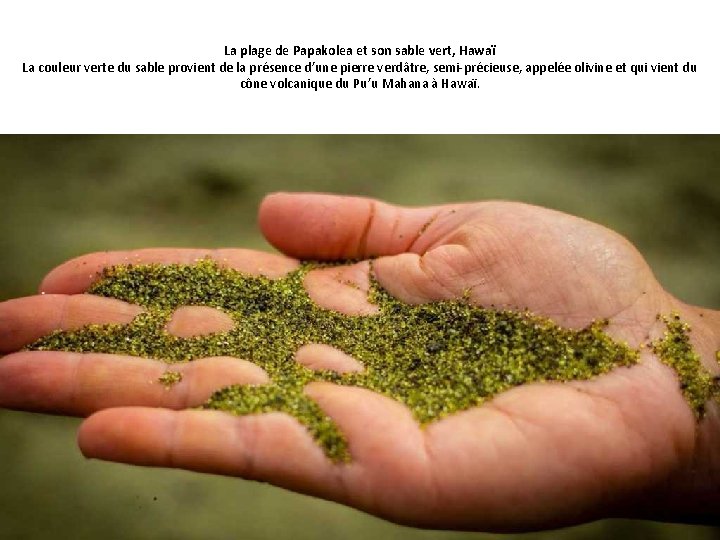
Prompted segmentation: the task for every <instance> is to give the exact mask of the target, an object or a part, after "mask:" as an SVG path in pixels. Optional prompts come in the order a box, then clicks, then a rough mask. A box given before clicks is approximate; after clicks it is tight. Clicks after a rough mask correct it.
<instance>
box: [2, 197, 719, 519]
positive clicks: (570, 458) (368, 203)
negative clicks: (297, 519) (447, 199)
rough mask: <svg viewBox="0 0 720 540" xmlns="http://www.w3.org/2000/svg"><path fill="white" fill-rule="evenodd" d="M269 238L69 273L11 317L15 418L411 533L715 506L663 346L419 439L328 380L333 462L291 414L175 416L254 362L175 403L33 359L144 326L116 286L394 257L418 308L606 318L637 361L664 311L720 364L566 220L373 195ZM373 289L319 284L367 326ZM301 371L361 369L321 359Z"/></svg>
mask: <svg viewBox="0 0 720 540" xmlns="http://www.w3.org/2000/svg"><path fill="white" fill-rule="evenodd" d="M260 226H261V228H262V230H263V233H264V234H265V236H266V237H267V238H268V240H269V241H270V242H271V243H272V244H273V245H275V246H276V247H277V248H278V249H279V250H280V251H282V252H283V253H285V254H286V255H287V256H282V255H271V254H267V253H261V252H253V251H248V250H240V249H237V250H235V249H228V250H179V249H152V250H140V251H136V252H115V253H97V254H92V255H87V256H83V257H80V258H77V259H74V260H72V261H70V262H68V263H65V264H64V265H62V266H60V267H59V268H57V269H55V270H53V271H52V272H51V273H50V274H49V275H48V276H47V277H46V279H45V280H44V281H43V283H42V285H41V291H42V292H43V293H44V294H42V295H38V296H33V297H28V298H21V299H16V300H11V301H8V302H5V303H3V304H0V352H2V353H4V354H6V356H5V357H4V358H2V359H0V406H4V407H10V408H16V409H24V410H34V411H44V412H51V413H61V414H75V415H90V417H89V418H88V419H87V420H86V421H85V422H84V423H83V425H82V427H81V429H80V434H79V442H80V446H81V448H82V451H83V453H84V454H85V455H87V456H89V457H97V458H101V459H109V460H114V461H122V462H128V463H135V464H141V465H152V466H167V467H181V468H186V469H192V470H198V471H204V472H213V473H220V474H227V475H237V476H242V477H245V478H251V479H257V480H262V481H268V482H272V483H274V484H277V485H280V486H284V487H287V488H289V489H293V490H297V491H301V492H305V493H310V494H313V495H317V496H320V497H324V498H328V499H332V500H336V501H338V502H341V503H343V504H348V505H351V506H355V507H357V508H360V509H362V510H365V511H367V512H371V513H374V514H377V515H379V516H382V517H386V518H388V519H391V520H394V521H398V522H402V523H408V524H413V525H420V526H427V527H442V528H462V529H483V530H524V529H532V528H543V527H553V526H559V525H565V524H570V523H576V522H580V521H586V520H590V519H596V518H600V517H611V516H628V517H632V516H646V515H650V516H652V517H655V518H666V519H672V518H683V517H699V518H705V519H707V518H708V516H712V511H711V510H709V509H707V508H706V509H705V510H706V511H704V512H703V511H702V510H701V511H700V512H696V513H695V515H691V514H692V513H691V512H690V510H689V507H690V502H692V501H695V500H702V499H703V498H705V500H707V497H716V496H717V491H718V490H717V488H716V487H715V486H716V485H718V482H717V478H718V477H717V474H718V471H717V470H716V467H717V466H716V465H714V463H715V461H717V459H716V458H715V459H713V454H712V451H713V450H712V449H713V443H714V441H715V440H716V438H717V435H718V433H720V430H719V429H718V425H717V424H718V421H719V420H718V416H717V410H716V409H715V407H714V406H711V407H709V412H708V415H707V417H706V419H705V420H703V422H702V423H701V424H700V426H699V429H698V425H697V424H696V421H695V419H694V417H693V414H692V411H691V410H690V408H689V407H688V405H687V403H686V402H685V401H684V399H683V397H682V395H681V393H680V390H679V388H678V381H677V378H676V376H675V374H674V372H673V371H672V370H671V369H670V368H668V367H666V366H664V365H663V364H661V363H660V362H659V360H658V359H656V358H655V357H654V356H653V355H652V353H651V352H650V351H649V350H648V349H643V352H642V355H641V362H640V363H639V364H638V365H636V366H633V367H632V368H619V369H616V370H615V371H613V372H611V373H609V374H607V375H604V376H601V377H598V378H597V379H595V380H592V381H582V382H580V381H578V382H572V383H565V384H559V383H539V384H530V385H525V386H522V387H518V388H515V389H513V390H510V391H508V392H505V393H503V394H500V395H498V396H496V397H495V398H494V399H493V400H492V401H491V402H489V403H487V404H485V405H483V406H482V407H477V408H474V409H470V410H467V411H463V412H460V413H457V414H455V415H453V416H450V417H448V418H445V419H443V420H440V421H437V422H434V423H432V424H430V425H428V426H426V427H425V428H422V429H421V428H420V426H419V425H418V424H417V422H416V421H415V420H414V419H413V417H412V416H411V414H410V412H409V410H408V409H406V408H405V407H404V406H403V405H401V404H400V403H398V402H396V401H394V400H392V399H390V398H388V397H385V396H381V395H378V394H375V393H373V392H370V391H368V390H364V389H360V388H348V387H339V386H335V385H332V384H330V383H319V382H318V383H312V384H310V385H309V386H308V387H307V388H306V393H307V394H308V395H309V396H310V397H311V398H312V399H314V400H315V401H316V402H317V403H318V404H319V405H320V407H321V408H322V409H323V410H324V411H325V412H326V413H327V414H328V415H329V416H330V417H332V418H333V420H334V421H335V422H336V423H337V425H338V426H339V427H340V429H341V430H342V431H343V433H344V434H345V435H346V437H347V440H348V442H349V448H350V453H351V455H352V456H353V461H352V462H351V463H348V464H333V463H332V462H330V461H329V460H328V459H327V458H326V457H325V455H324V454H323V452H322V450H321V449H320V448H319V447H318V446H317V444H316V443H315V442H314V441H313V439H312V438H311V437H310V436H309V435H308V433H307V432H306V431H305V430H304V428H302V427H301V426H300V425H299V424H298V423H297V422H296V421H295V420H294V419H293V418H291V417H289V416H287V415H285V414H282V413H268V414H264V415H259V416H246V417H234V416H231V415H228V414H226V413H222V412H218V411H197V410H179V409H185V408H187V407H191V406H195V405H199V404H201V403H202V402H203V401H205V400H206V399H207V398H208V397H209V395H210V394H211V393H212V392H213V391H214V390H217V389H218V388H220V387H223V386H227V385H229V384H250V383H252V384H261V383H263V382H265V381H266V380H267V376H266V375H265V374H264V373H263V372H262V370H261V369H259V368H258V367H257V366H255V365H253V364H251V363H249V362H244V361H241V360H237V359H228V358H209V359H201V360H196V361H194V362H192V363H189V364H184V365H180V366H178V367H176V368H175V367H174V368H173V369H177V370H178V371H182V372H183V375H184V377H183V380H182V382H180V383H179V384H177V385H175V386H174V387H172V388H170V389H165V388H164V387H163V386H162V385H159V384H157V383H156V381H157V378H158V377H159V376H160V375H162V373H163V372H164V371H165V370H166V366H165V364H164V363H162V362H159V361H154V360H148V359H140V358H134V357H124V358H113V357H112V355H102V354H78V353H66V352H45V351H22V352H17V351H18V350H19V349H20V348H22V347H23V346H24V345H27V344H28V343H30V342H32V341H34V340H35V339H37V338H39V337H41V336H43V335H45V334H47V333H49V332H51V331H53V330H57V329H74V328H78V327H80V326H82V325H85V324H89V323H107V322H118V323H127V322H129V321H130V320H132V318H133V317H134V316H136V315H137V314H138V313H139V312H140V311H141V308H140V307H138V306H134V305H130V304H125V303H123V302H120V301H119V300H114V299H108V298H100V297H95V296H91V295H87V294H82V293H83V291H85V290H86V289H87V288H88V287H89V286H90V285H91V283H92V282H93V281H94V280H95V279H96V278H97V273H98V272H99V271H100V270H101V269H102V268H104V267H106V266H109V265H114V264H133V263H147V262H157V263H191V262H193V261H195V260H197V259H201V258H203V257H206V256H210V257H212V258H214V259H215V260H217V261H218V262H219V263H220V264H223V265H227V266H231V267H233V268H237V269H239V270H241V271H244V272H248V273H262V274H265V275H268V276H270V277H278V276H281V275H284V274H285V273H286V272H288V271H290V270H292V269H293V268H295V267H296V266H297V264H298V262H297V260H296V258H297V259H366V258H369V257H377V259H376V260H375V261H374V262H373V266H372V268H373V271H374V273H375V277H376V278H377V279H378V281H379V282H380V283H381V284H382V285H383V286H384V287H385V288H386V289H387V290H388V291H389V292H390V293H392V294H393V295H394V296H397V297H398V298H400V299H402V300H404V301H406V302H411V303H420V302H428V301H434V300H441V299H452V298H460V297H463V296H464V295H467V294H468V292H469V297H470V299H471V301H472V302H474V303H477V304H480V305H484V306H490V305H493V306H495V307H499V308H510V309H523V308H528V309H529V310H530V311H532V312H535V313H538V314H540V315H544V316H547V317H549V318H551V319H552V320H554V321H555V322H557V323H558V324H560V325H563V326H569V327H573V328H580V327H583V326H586V325H587V324H589V323H590V322H592V321H593V320H596V319H603V318H607V319H609V320H610V325H609V327H608V329H607V331H608V333H609V334H610V335H612V336H613V337H615V338H617V339H620V340H624V341H627V342H628V343H629V344H630V345H631V346H633V347H638V346H640V344H641V343H647V342H648V340H651V339H655V338H657V337H658V336H659V335H661V333H662V331H663V325H662V323H660V322H658V321H657V320H656V316H657V314H667V313H669V312H671V311H677V312H679V313H680V314H681V316H682V317H683V319H684V320H687V322H689V323H691V324H692V325H693V329H694V330H693V343H694V345H695V348H696V350H697V351H698V352H699V353H700V354H701V355H702V356H703V358H704V359H705V360H706V361H707V365H708V367H709V366H710V365H711V363H710V359H711V358H712V356H713V354H714V351H715V350H716V349H718V348H720V330H718V327H720V315H719V314H718V313H717V312H713V311H709V310H702V309H700V308H695V307H691V306H687V305H684V304H682V303H681V302H679V301H678V300H677V299H675V298H673V297H672V296H671V295H669V294H668V293H667V292H665V291H664V290H663V289H662V287H661V286H660V285H659V284H658V282H657V281H656V280H655V278H654V277H653V275H652V273H651V271H650V269H649V268H648V266H647V264H646V263H645V262H644V260H643V258H642V257H641V256H640V254H639V253H638V252H637V251H636V250H635V249H634V248H633V247H632V246H631V245H630V244H629V243H628V242H627V241H626V240H624V239H623V238H622V237H620V236H619V235H617V234H615V233H613V232H612V231H610V230H608V229H605V228H603V227H601V226H598V225H595V224H592V223H589V222H587V221H584V220H582V219H579V218H576V217H572V216H569V215H566V214H562V213H559V212H555V211H551V210H547V209H543V208H538V207H533V206H528V205H524V204H517V203H507V202H482V203H473V204H457V205H445V206H437V207H428V208H400V207H395V206H390V205H387V204H384V203H381V202H377V201H372V200H369V199H362V198H351V197H338V196H330V195H314V194H296V195H292V194H276V195H272V196H269V197H268V198H266V200H265V201H264V202H263V205H262V207H261V209H260ZM291 257H293V258H291ZM369 271H370V265H369V264H368V263H367V262H361V263H358V264H355V265H352V266H347V267H340V268H327V269H319V270H315V271H313V272H311V273H310V274H309V275H308V276H307V278H306V281H305V286H306V288H307V289H308V292H309V294H310V295H311V297H312V298H313V299H314V300H315V301H316V302H317V303H318V304H319V305H321V306H323V307H327V308H330V309H336V310H339V311H343V312H346V313H371V312H372V310H373V306H372V305H371V304H369V303H368V301H367V298H366V294H365V293H366V291H367V287H368V281H369V280H368V272H369ZM181 311H182V310H181ZM177 315H178V316H177V317H176V318H174V319H173V322H172V323H171V324H172V328H170V329H169V330H170V331H172V332H173V333H176V334H177V335H191V334H193V333H198V332H201V331H212V330H214V329H223V325H224V324H227V321H225V320H224V319H223V317H222V316H221V315H220V314H218V313H213V312H212V310H203V308H187V309H185V310H184V311H182V313H178V314H177ZM298 361H301V362H303V363H305V364H306V365H308V366H312V367H325V368H327V367H332V368H334V369H338V370H345V369H355V368H357V367H358V366H357V365H356V364H355V363H354V361H353V359H351V358H343V357H342V355H339V354H335V352H333V351H328V350H326V349H323V348H319V347H318V348H308V349H307V350H306V351H304V352H303V354H302V358H300V357H298ZM171 409H176V410H171ZM648 498H654V500H653V501H652V502H648ZM707 506H708V507H709V506H710V505H709V504H708V505H707ZM671 508H672V513H668V512H670V509H671Z"/></svg>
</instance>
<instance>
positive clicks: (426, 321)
mask: <svg viewBox="0 0 720 540" xmlns="http://www.w3.org/2000/svg"><path fill="white" fill-rule="evenodd" d="M315 266H316V265H313V264H311V263H306V264H304V265H303V266H301V267H300V268H299V269H298V270H296V271H294V272H292V273H290V274H288V275H287V276H286V277H284V278H281V279H277V280H271V279H269V278H264V277H256V276H248V275H245V274H242V273H240V272H237V271H234V270H230V269H226V268H221V267H219V266H217V265H216V264H215V263H213V262H210V261H201V262H198V263H197V264H195V265H165V266H161V265H138V266H117V267H113V268H109V269H106V270H105V271H104V272H103V275H102V279H101V280H100V281H98V282H97V283H96V284H94V285H93V286H92V287H91V288H90V290H89V291H88V292H90V293H92V294H96V295H100V296H106V297H112V298H118V299H120V300H125V301H127V302H131V303H134V304H139V305H141V306H143V307H145V308H146V311H145V312H144V313H142V314H140V315H138V316H137V317H136V318H135V319H134V320H133V321H132V322H131V323H130V324H127V325H91V326H87V327H84V328H82V329H80V330H76V331H71V332H55V333H53V334H50V335H48V336H46V337H44V338H41V339H40V340H38V341H36V342H35V343H33V344H32V345H30V346H29V347H28V348H29V349H34V350H65V351H77V352H103V353H116V354H129V355H134V356H142V357H147V358H155V359H161V360H164V361H166V362H187V361H191V360H194V359H197V358H203V357H208V356H233V357H237V358H242V359H246V360H250V361H252V362H254V363H255V364H257V365H259V366H261V367H262V368H263V369H265V371H266V372H267V373H268V375H269V376H270V379H271V381H272V382H271V383H270V384H266V385H244V386H229V387H226V388H223V389H221V390H218V391H217V392H216V393H215V394H213V396H212V397H211V398H210V399H209V400H208V402H207V403H205V405H204V406H203V407H204V408H207V409H218V410H224V411H229V412H232V413H234V414H238V415H244V414H251V413H260V412H268V411H284V412H287V413H289V414H291V415H292V416H294V417H295V418H297V419H298V420H299V421H300V422H301V423H302V424H304V425H305V426H306V428H307V429H308V430H309V432H310V433H311V434H312V436H313V437H314V438H315V439H316V440H317V441H318V443H319V444H320V445H321V446H322V447H323V449H324V450H325V453H326V454H327V456H328V457H329V458H330V459H332V460H334V461H347V460H349V459H350V455H349V452H348V448H347V442H346V440H345V438H344V436H343V434H342V433H341V431H340V430H339V429H338V427H337V426H336V424H335V423H334V422H333V421H332V420H331V419H330V418H329V417H328V416H327V415H325V414H324V413H323V412H322V410H321V409H320V408H319V406H318V405H317V404H316V403H315V402H314V401H312V400H311V399H309V398H308V397H307V396H305V394H304V393H303V388H304V387H305V385H306V384H307V383H309V382H311V381H331V382H334V383H336V384H341V385H348V386H357V387H362V388H367V389H370V390H373V391H375V392H379V393H381V394H384V395H386V396H389V397H391V398H393V399H396V400H398V401H400V402H402V403H404V404H405V405H407V406H408V407H409V408H410V410H411V411H412V413H413V414H414V416H415V418H417V420H418V422H419V423H420V424H426V423H429V422H432V421H433V420H436V419H439V418H442V417H444V416H447V415H449V414H452V413H454V412H457V411H461V410H464V409H468V408H470V407H473V406H477V405H480V404H482V403H483V402H484V401H487V400H489V399H491V398H492V397H493V396H494V395H496V394H498V393H499V392H503V391H505V390H508V389H510V388H512V387H515V386H518V385H521V384H526V383H530V382H537V381H568V380H584V379H590V378H592V377H595V376H597V375H600V374H603V373H607V372H608V371H610V370H612V369H614V368H616V367H619V366H631V365H633V364H635V363H637V362H638V359H639V351H637V350H634V349H631V348H629V347H628V346H627V345H626V344H623V343H619V342H616V341H613V340H612V339H611V338H610V337H609V336H608V335H607V334H605V332H604V331H603V328H604V327H605V325H606V324H607V322H606V321H599V322H596V323H593V324H592V325H590V326H588V327H587V328H585V329H582V330H577V331H575V330H569V329H565V328H562V327H559V326H557V325H556V324H554V323H553V322H551V321H550V320H548V319H545V318H542V317H538V316H535V315H532V314H530V313H527V312H515V311H500V310H495V309H487V308H482V307H477V306H473V305H471V304H469V303H468V302H466V301H464V300H457V301H444V302H435V303H428V304H422V305H408V304H405V303H403V302H401V301H399V300H397V299H395V298H393V297H392V296H390V295H389V293H387V291H385V290H384V289H382V287H380V286H379V284H378V283H376V282H372V283H371V288H370V293H369V300H370V301H371V302H373V303H374V304H376V305H377V306H378V307H379V314H377V315H373V316H348V315H344V314H341V313H337V312H334V311H331V310H326V309H322V308H320V307H318V306H317V305H316V304H315V303H314V302H313V301H312V300H311V299H310V298H309V296H308V295H307V292H306V291H305V289H304V287H303V278H304V276H305V274H306V273H307V272H308V271H309V270H310V269H311V268H313V267H315ZM189 305H195V306H209V307H213V308H216V309H219V310H222V311H223V312H225V313H227V314H228V315H229V316H230V317H231V318H232V319H233V320H234V321H235V323H236V326H235V328H233V329H232V330H230V331H228V332H223V333H216V334H210V335H206V336H198V337H192V338H179V337H175V336H172V335H170V334H169V333H167V332H166V331H165V329H164V327H165V325H166V324H167V322H168V321H169V319H170V317H171V315H172V313H173V311H174V310H175V309H177V308H179V307H181V306H189ZM676 322H677V321H674V320H673V321H669V322H668V329H669V334H667V335H666V337H665V339H664V340H661V341H658V342H657V343H655V344H654V345H653V346H654V348H655V349H656V352H657V354H658V355H659V356H660V357H661V359H663V361H665V362H666V363H667V364H668V365H670V366H671V367H673V369H675V370H676V371H677V372H678V375H679V377H680V380H681V386H682V388H683V392H684V394H685V396H686V397H687V398H688V401H689V403H690V405H691V406H692V407H693V410H694V411H695V412H696V414H698V415H701V414H702V412H703V410H704V409H703V407H704V403H705V401H706V400H707V399H708V398H709V397H710V396H711V395H714V391H715V390H714V388H715V387H714V385H713V382H712V379H711V378H710V376H709V374H707V373H706V372H705V371H704V370H703V368H702V366H701V365H700V361H699V357H697V355H696V354H695V353H694V352H693V351H692V348H691V347H690V346H689V341H687V340H686V341H685V342H684V344H683V342H682V338H683V337H686V336H687V331H688V329H687V328H686V327H685V326H682V325H681V324H680V323H679V322H677V324H675V323H676ZM678 324H680V326H678ZM676 338H679V341H680V343H679V345H680V346H679V347H678V342H677V340H676ZM668 340H670V341H668ZM309 343H322V344H327V345H332V346H334V347H336V348H338V349H340V350H342V351H344V352H345V353H347V354H349V355H351V356H353V357H354V358H356V359H357V360H359V361H360V362H362V363H363V365H364V366H365V370H364V372H362V373H347V374H342V375H341V374H338V373H336V372H333V371H324V370H318V371H313V370H310V369H308V368H306V367H304V366H302V365H301V364H299V363H297V362H296V361H295V359H294V354H295V352H296V351H297V350H298V349H299V348H300V347H301V346H303V345H305V344H309ZM708 381H709V382H708Z"/></svg>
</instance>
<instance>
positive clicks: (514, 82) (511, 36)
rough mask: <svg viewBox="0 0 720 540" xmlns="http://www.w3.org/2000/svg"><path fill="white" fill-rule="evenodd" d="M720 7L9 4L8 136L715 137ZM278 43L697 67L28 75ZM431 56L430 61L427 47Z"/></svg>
mask: <svg viewBox="0 0 720 540" xmlns="http://www.w3.org/2000/svg"><path fill="white" fill-rule="evenodd" d="M718 6H720V3H719V2H717V1H684V2H678V1H675V2H663V1H654V2H645V1H630V0H623V1H615V0H613V1H607V0H606V1H603V2H578V1H561V0H545V1H542V2H539V1H525V0H523V1H520V0H516V1H511V0H510V1H509V0H498V1H497V2H478V1H445V2H437V1H435V2H427V1H399V0H383V1H375V0H368V1H364V2H354V3H348V2H339V1H337V0H334V1H304V2H298V1H284V0H283V1H277V0H276V1H259V0H258V1H255V2H239V1H233V2H226V1H218V0H215V1H203V2H197V1H193V2H188V1H175V2H160V1H148V0H145V1H125V2H113V3H109V2H95V1H64V2H57V1H52V2H51V1H34V2H33V1H25V2H6V3H4V5H3V8H2V15H1V19H2V22H0V40H1V48H0V82H1V84H0V88H1V90H0V92H2V99H1V100H0V103H1V105H0V107H1V108H0V131H2V132H5V133H44V132H53V133H155V132H162V133H398V132H399V133H635V132H642V133H666V132H675V133H683V132H687V133H695V132H698V133H700V132H702V133H707V132H717V131H718V126H720V112H719V107H718V97H717V96H718V94H719V93H720V92H719V91H718V89H719V85H718V80H719V77H718V69H720V62H718V56H719V53H720V46H719V45H720V44H719V41H720V39H719V38H718V36H719V35H720V32H718V30H717V24H718V20H719V19H720V17H719V16H720V8H719V7H718ZM280 43H282V44H284V45H288V46H292V45H294V44H297V45H304V46H319V45H322V44H325V45H335V44H339V45H342V46H346V47H353V48H355V47H358V46H361V45H368V46H390V47H396V46H404V45H409V44H415V43H418V44H422V45H425V46H445V45H455V46H457V45H463V44H465V45H470V46H476V47H479V46H484V45H488V44H497V46H498V56H497V57H496V58H494V59H493V60H494V61H496V62H502V63H519V64H522V65H523V66H524V65H525V64H527V63H551V62H553V61H556V60H557V61H566V62H572V63H576V62H581V61H583V60H587V61H592V62H594V61H597V62H601V63H612V64H616V63H618V62H630V63H643V62H664V63H673V62H679V63H680V64H681V65H682V63H684V62H685V61H691V62H692V63H694V64H697V66H698V71H697V73H695V74H691V75H683V74H680V75H677V74H672V75H669V74H652V73H650V74H646V75H643V76H638V77H634V76H633V75H631V74H624V75H623V74H602V75H597V74H585V75H583V74H577V75H576V74H572V75H569V76H568V75H565V76H557V75H555V76H542V77H534V78H533V77H531V76H529V75H526V74H523V75H522V76H508V75H499V74H498V75H485V76H483V75H481V76H480V80H481V82H482V84H483V89H482V90H475V91H470V90H445V91H440V90H437V91H427V90H423V91H411V90H352V89H349V90H330V91H320V92H313V91H312V90H281V89H275V90H242V89H241V88H240V86H239V83H240V81H241V80H242V77H241V76H240V75H228V74H215V75H198V74H192V75H179V76H172V77H170V76H168V75H167V74H157V75H146V74H134V73H133V74H117V73H113V74H83V73H81V74H69V73H68V74H39V73H32V74H30V73H23V72H22V64H23V62H26V63H33V64H39V63H57V62H59V61H62V62H66V63H80V64H82V63H97V62H110V63H115V64H117V63H119V62H121V61H124V62H128V63H130V64H136V63H142V62H146V61H148V60H150V61H153V60H157V61H159V62H162V63H173V62H178V63H191V62H195V61H197V62H202V63H209V62H213V61H214V62H216V63H219V62H222V61H223V60H225V57H224V56H223V49H224V47H225V46H226V45H227V46H234V47H237V48H240V47H242V46H247V45H256V46H268V47H273V48H275V47H276V46H277V45H278V44H280ZM286 58H288V61H289V62H293V63H295V62H300V63H304V61H305V60H304V59H298V58H293V57H286ZM357 58H358V57H350V58H349V60H353V59H355V60H357ZM231 60H232V59H231ZM274 60H275V61H277V58H274ZM320 60H321V61H328V60H329V59H328V58H321V59H320ZM456 60H458V59H457V58H456V59H453V61H456ZM485 60H487V59H485ZM421 61H424V62H426V63H431V61H430V59H429V57H427V56H426V57H424V58H423V59H422V60H421ZM408 77H412V76H411V75H409V76H408ZM332 78H336V77H335V76H333V77H332Z"/></svg>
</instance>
